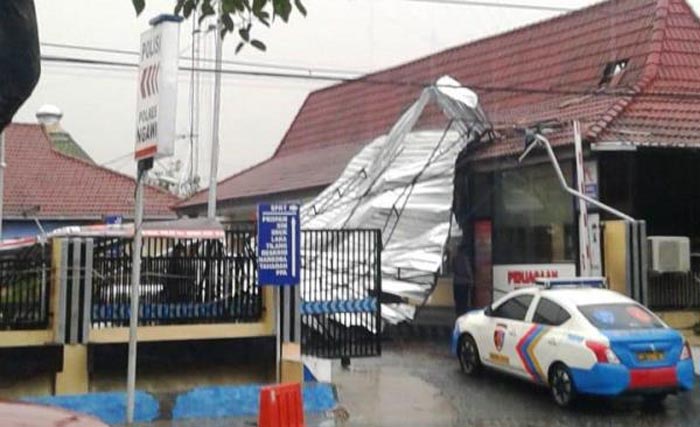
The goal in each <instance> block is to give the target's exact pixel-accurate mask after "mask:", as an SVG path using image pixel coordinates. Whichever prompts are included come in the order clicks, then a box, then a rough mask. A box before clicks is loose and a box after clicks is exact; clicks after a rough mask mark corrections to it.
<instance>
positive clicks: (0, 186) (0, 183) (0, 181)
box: [0, 132, 6, 239]
mask: <svg viewBox="0 0 700 427" xmlns="http://www.w3.org/2000/svg"><path fill="white" fill-rule="evenodd" d="M5 167H6V165H5V132H0V239H2V219H3V217H2V213H3V207H4V206H3V199H4V197H5Z"/></svg>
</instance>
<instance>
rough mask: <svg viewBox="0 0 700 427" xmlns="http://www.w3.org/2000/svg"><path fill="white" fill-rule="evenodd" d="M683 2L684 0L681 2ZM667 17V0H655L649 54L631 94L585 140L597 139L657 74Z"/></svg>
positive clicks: (616, 105) (622, 99)
mask: <svg viewBox="0 0 700 427" xmlns="http://www.w3.org/2000/svg"><path fill="white" fill-rule="evenodd" d="M682 1H685V0H682ZM668 15H669V0H657V3H656V9H655V16H654V21H653V23H652V27H651V37H650V40H649V41H650V43H649V46H650V47H649V53H648V55H647V59H646V61H645V63H644V69H643V71H642V74H641V75H640V77H639V80H638V81H637V83H636V84H634V86H632V88H631V93H630V94H628V95H626V96H623V97H621V98H620V99H619V100H618V101H617V102H615V103H614V104H613V105H612V106H611V107H610V109H608V111H607V112H606V113H605V114H603V115H602V117H601V119H600V120H599V121H598V122H596V123H595V124H593V125H592V126H591V127H590V129H589V131H588V133H587V134H586V137H587V139H589V140H594V139H595V138H597V137H598V135H600V134H601V133H602V132H603V131H604V130H605V129H606V128H607V127H608V125H610V124H611V123H612V122H613V121H614V120H615V119H616V118H617V117H619V116H620V115H622V114H623V113H624V112H625V110H626V109H627V107H628V106H629V105H630V104H631V103H632V101H633V100H634V97H635V96H636V95H639V94H640V93H642V92H643V91H644V90H645V89H646V88H647V87H649V85H651V83H652V82H653V81H654V79H655V78H656V77H657V76H658V74H659V68H660V65H661V51H662V49H663V41H664V38H665V37H666V27H667V23H668Z"/></svg>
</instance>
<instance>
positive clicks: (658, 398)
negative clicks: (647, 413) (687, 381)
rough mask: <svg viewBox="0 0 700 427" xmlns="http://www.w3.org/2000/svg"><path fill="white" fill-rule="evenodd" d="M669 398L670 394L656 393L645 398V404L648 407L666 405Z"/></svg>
mask: <svg viewBox="0 0 700 427" xmlns="http://www.w3.org/2000/svg"><path fill="white" fill-rule="evenodd" d="M667 397H668V393H654V394H647V395H645V396H644V404H645V405H648V406H659V405H662V404H663V403H664V400H666V398H667Z"/></svg>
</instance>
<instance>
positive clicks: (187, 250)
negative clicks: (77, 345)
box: [91, 230, 262, 327]
mask: <svg viewBox="0 0 700 427" xmlns="http://www.w3.org/2000/svg"><path fill="white" fill-rule="evenodd" d="M131 244H132V241H131V240H130V239H121V238H102V239H96V240H95V245H94V258H93V283H92V312H91V323H92V325H93V327H114V326H127V325H128V323H129V313H130V300H131V299H130V296H129V295H130V286H131ZM254 244H255V242H254V234H253V233H251V232H250V231H244V230H235V231H228V232H227V233H226V237H225V239H223V240H199V239H171V238H153V237H148V238H144V243H143V248H142V258H141V260H142V261H141V269H142V270H141V286H140V290H139V324H140V325H172V324H193V323H196V324H200V323H223V322H225V323H229V322H254V321H258V320H259V319H260V318H261V316H262V298H261V292H260V289H259V288H258V286H257V285H256V281H257V277H256V270H257V269H256V266H255V246H254Z"/></svg>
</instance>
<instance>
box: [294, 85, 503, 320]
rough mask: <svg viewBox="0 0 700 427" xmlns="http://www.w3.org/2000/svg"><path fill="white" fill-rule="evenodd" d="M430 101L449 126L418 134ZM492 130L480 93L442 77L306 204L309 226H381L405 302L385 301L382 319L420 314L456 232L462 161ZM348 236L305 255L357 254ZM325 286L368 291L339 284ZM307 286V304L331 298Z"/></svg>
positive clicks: (386, 271) (385, 266) (394, 286)
mask: <svg viewBox="0 0 700 427" xmlns="http://www.w3.org/2000/svg"><path fill="white" fill-rule="evenodd" d="M429 106H431V107H432V108H437V109H438V110H439V111H441V114H442V115H443V126H442V127H443V128H442V129H440V130H437V131H436V130H432V131H422V132H412V131H413V129H414V127H415V125H416V123H417V122H418V120H419V119H420V118H421V117H422V115H423V112H424V111H426V110H427V108H429ZM490 131H491V125H490V123H489V122H488V119H487V118H486V115H485V114H484V112H483V111H482V110H481V108H480V107H479V102H478V97H477V96H476V94H475V93H474V92H472V91H471V90H470V89H468V88H464V87H461V85H460V83H459V82H458V81H456V80H454V79H452V78H451V77H448V76H445V77H442V78H440V79H439V80H438V81H437V83H436V84H435V85H434V86H431V87H429V88H427V89H424V90H423V91H422V92H420V96H419V97H418V99H417V100H416V101H415V102H414V104H413V105H412V106H411V107H410V108H409V109H408V110H406V112H405V113H404V114H403V115H402V116H401V117H400V118H399V120H398V121H397V122H396V123H395V124H394V126H392V128H391V130H390V131H389V133H388V135H386V136H382V137H379V138H377V139H376V140H375V141H373V142H371V143H370V144H368V145H367V146H366V147H365V148H364V149H363V150H362V151H360V153H358V154H357V155H356V156H355V157H354V158H353V159H352V160H351V161H350V163H349V164H348V166H347V167H346V168H345V170H344V171H343V173H342V174H341V175H340V177H339V178H338V179H337V180H336V181H335V182H334V183H333V184H331V185H330V186H329V187H327V188H326V189H325V190H324V191H323V192H322V193H321V194H319V195H318V196H317V197H316V198H315V199H314V200H313V201H311V202H310V203H307V204H305V205H304V206H303V207H302V210H301V221H302V224H303V225H304V227H306V228H310V229H357V228H364V229H366V228H372V229H378V230H380V232H381V239H382V246H381V269H382V292H383V293H384V294H389V295H391V296H392V297H394V298H392V299H394V300H395V301H397V302H396V303H391V304H388V303H387V302H386V301H384V304H383V305H382V317H383V318H384V319H385V320H387V321H388V322H390V323H393V324H395V323H398V322H401V321H404V320H410V319H412V318H413V312H414V307H415V306H416V305H420V304H422V303H424V302H425V301H426V299H427V298H428V296H429V295H430V292H431V291H432V289H433V287H434V285H435V281H436V278H437V273H438V271H439V270H440V268H441V266H442V260H443V252H444V249H445V245H446V243H447V240H448V238H449V235H450V229H451V219H452V181H453V180H454V172H455V167H454V165H455V161H456V159H457V157H458V155H459V154H460V152H462V151H463V150H464V149H465V148H466V147H467V146H468V145H470V144H472V143H476V142H484V143H485V145H488V143H489V142H490V141H489V138H490V136H491V133H490ZM348 241H350V242H354V237H353V236H351V235H347V236H343V235H341V236H339V238H338V239H337V240H334V241H332V242H329V243H328V244H327V245H326V246H324V247H322V248H320V249H316V251H317V254H315V255H317V256H310V255H314V254H306V255H305V259H314V258H321V259H323V258H324V255H327V253H334V256H335V257H338V256H347V257H352V256H357V252H356V251H347V250H346V251H342V250H338V248H342V247H343V245H346V244H347V242H348ZM365 262H367V261H366V260H365V259H357V260H353V259H349V260H341V261H340V262H339V263H338V265H336V266H333V267H331V268H334V269H337V268H341V267H339V266H346V265H347V266H349V267H348V268H350V269H352V270H357V271H361V270H363V269H366V268H367V267H366V266H365V264H364V263H365ZM302 268H303V269H304V268H311V269H313V270H314V271H316V270H317V268H318V266H317V265H313V263H307V265H304V266H302ZM336 273H337V271H336ZM355 276H356V275H355V274H347V275H343V274H340V275H339V276H338V275H335V276H334V275H333V274H328V275H325V276H323V277H331V278H332V277H341V278H344V277H347V278H349V277H355ZM304 277H305V278H306V279H309V280H311V278H313V277H315V276H314V275H313V274H303V273H302V278H304ZM341 280H342V279H341ZM358 280H362V279H358ZM324 286H328V287H335V288H339V287H344V288H346V289H349V290H351V289H359V288H360V287H359V286H358V287H356V286H348V283H332V282H329V283H325V282H324ZM303 289H306V290H310V289H314V292H312V293H307V294H304V295H302V297H303V298H304V300H305V301H314V300H315V299H316V298H319V297H321V298H322V296H321V295H324V293H323V292H320V293H319V292H318V289H315V288H313V287H311V286H307V287H304V286H302V290H303ZM396 297H398V298H396ZM398 301H401V302H398ZM364 326H367V325H364Z"/></svg>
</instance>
